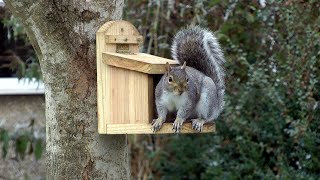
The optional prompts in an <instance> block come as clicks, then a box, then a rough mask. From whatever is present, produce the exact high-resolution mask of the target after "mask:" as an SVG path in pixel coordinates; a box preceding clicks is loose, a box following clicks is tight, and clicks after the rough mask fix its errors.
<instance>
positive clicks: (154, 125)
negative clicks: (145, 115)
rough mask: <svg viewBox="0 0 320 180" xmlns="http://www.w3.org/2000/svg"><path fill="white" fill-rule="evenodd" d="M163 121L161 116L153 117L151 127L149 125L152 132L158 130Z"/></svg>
mask: <svg viewBox="0 0 320 180" xmlns="http://www.w3.org/2000/svg"><path fill="white" fill-rule="evenodd" d="M163 122H164V121H163V120H162V119H161V118H158V119H154V120H153V121H152V123H151V124H152V127H151V130H152V132H153V133H155V132H157V131H159V130H160V129H161V127H162V124H163Z"/></svg>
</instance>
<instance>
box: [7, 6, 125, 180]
mask: <svg viewBox="0 0 320 180" xmlns="http://www.w3.org/2000/svg"><path fill="white" fill-rule="evenodd" d="M5 2H6V6H8V7H9V9H10V10H11V12H12V13H13V14H14V16H15V17H16V18H18V19H19V20H20V22H21V23H22V24H23V26H24V27H25V30H26V32H27V34H28V36H29V38H30V41H31V43H32V45H33V47H34V48H35V50H36V53H37V56H38V58H39V60H40V65H41V70H42V74H43V80H44V84H45V88H46V93H45V96H46V118H47V121H46V132H47V142H46V143H47V145H46V151H47V156H46V158H47V179H72V180H74V179H129V178H130V168H129V159H128V147H127V137H126V136H125V135H117V136H106V135H98V130H97V122H98V121H97V94H96V92H97V89H96V87H97V84H96V77H97V76H96V58H95V33H96V31H97V30H98V28H99V26H101V25H102V24H103V23H105V22H107V21H110V20H114V19H121V16H122V9H123V0H120V1H119V0H86V1H76V0H66V1H63V0H51V1H44V0H39V1H34V0H24V1H14V0H6V1H5Z"/></svg>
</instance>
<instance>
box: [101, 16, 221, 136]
mask: <svg viewBox="0 0 320 180" xmlns="http://www.w3.org/2000/svg"><path fill="white" fill-rule="evenodd" d="M142 42H143V38H142V36H140V34H139V32H138V31H137V29H136V28H135V27H134V26H133V25H132V24H131V23H129V22H127V21H110V22H107V23H105V24H104V25H102V26H101V27H100V28H99V30H98V32H97V34H96V44H97V89H98V92H97V93H98V121H99V122H98V132H99V133H100V134H151V133H153V132H152V130H151V122H152V119H153V118H154V117H156V116H155V114H154V113H156V112H154V86H155V84H156V83H157V82H156V79H157V78H158V77H159V76H160V77H161V74H164V73H165V64H166V62H169V63H170V64H171V65H177V62H176V61H173V60H170V59H165V58H161V57H157V56H153V55H149V54H144V53H139V44H141V43H142ZM213 131H215V125H214V124H207V125H205V126H204V129H203V132H213ZM193 132H196V131H194V130H193V129H192V128H191V123H185V124H184V125H183V128H182V131H181V133H193ZM158 133H160V134H161V133H173V131H172V123H164V125H163V126H162V128H161V130H160V131H159V132H157V134H158Z"/></svg>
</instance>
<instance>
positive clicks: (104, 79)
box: [96, 21, 140, 134]
mask: <svg viewBox="0 0 320 180" xmlns="http://www.w3.org/2000/svg"><path fill="white" fill-rule="evenodd" d="M108 35H111V36H112V35H116V36H118V35H119V36H140V34H139V32H138V31H137V29H136V28H135V27H134V26H133V25H132V24H131V23H129V22H127V21H109V22H107V23H105V24H103V25H102V26H101V27H100V28H99V30H98V31H97V33H96V45H97V47H96V51H97V104H98V132H99V133H100V134H106V131H107V128H106V127H107V124H108V123H109V121H110V120H111V113H110V109H111V108H112V107H111V106H110V105H111V104H112V103H110V101H111V94H112V92H111V91H110V90H111V88H110V84H111V83H112V78H113V74H112V70H111V68H113V67H112V66H108V65H106V64H104V63H103V61H102V54H103V52H114V53H115V52H116V44H112V43H107V42H106V36H108ZM129 50H130V52H133V53H137V52H139V45H138V44H129ZM107 102H108V103H107Z"/></svg>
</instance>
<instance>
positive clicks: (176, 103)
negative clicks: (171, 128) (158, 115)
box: [161, 91, 187, 112]
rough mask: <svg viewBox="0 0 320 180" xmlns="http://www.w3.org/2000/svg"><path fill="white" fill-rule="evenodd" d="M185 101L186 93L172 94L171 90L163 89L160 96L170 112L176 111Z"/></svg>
mask: <svg viewBox="0 0 320 180" xmlns="http://www.w3.org/2000/svg"><path fill="white" fill-rule="evenodd" d="M186 101H187V95H186V93H183V94H181V95H180V96H177V95H174V94H173V93H171V92H167V91H164V92H163V94H162V96H161V102H162V104H163V105H165V106H166V107H167V109H168V110H169V111H170V112H173V111H177V110H178V109H179V108H180V107H181V106H183V105H184V104H185V103H186Z"/></svg>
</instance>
